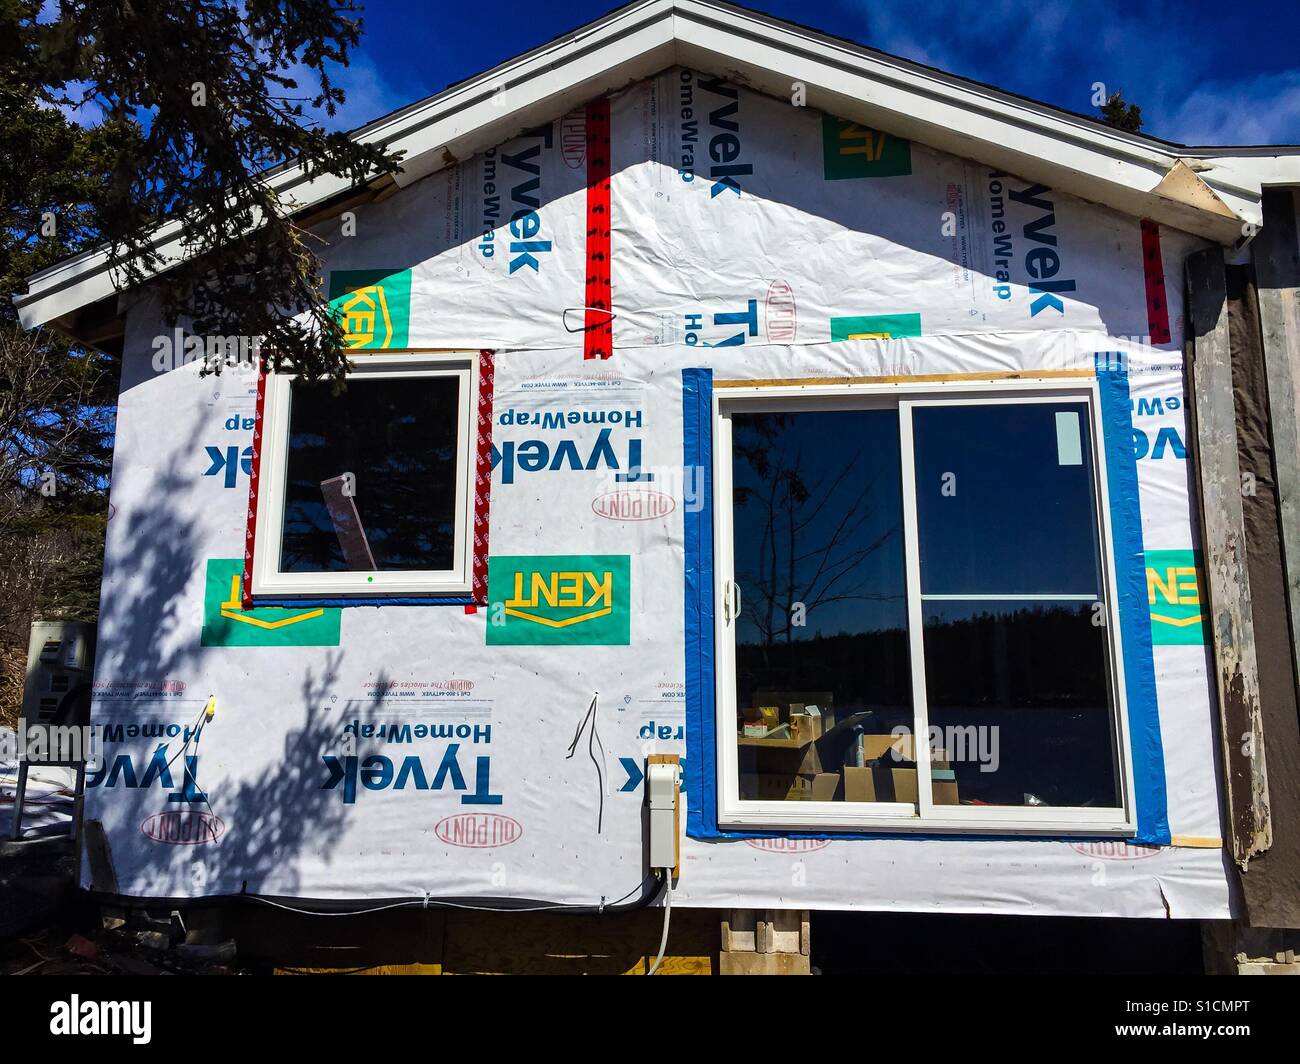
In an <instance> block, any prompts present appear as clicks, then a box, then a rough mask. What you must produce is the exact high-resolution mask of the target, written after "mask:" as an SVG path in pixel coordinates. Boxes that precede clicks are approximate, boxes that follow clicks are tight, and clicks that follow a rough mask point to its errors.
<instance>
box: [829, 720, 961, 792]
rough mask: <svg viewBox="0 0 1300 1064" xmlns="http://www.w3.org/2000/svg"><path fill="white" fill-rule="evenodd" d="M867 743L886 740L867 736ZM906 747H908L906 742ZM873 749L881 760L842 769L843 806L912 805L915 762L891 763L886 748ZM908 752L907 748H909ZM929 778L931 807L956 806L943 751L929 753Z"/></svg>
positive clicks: (877, 745) (953, 783)
mask: <svg viewBox="0 0 1300 1064" xmlns="http://www.w3.org/2000/svg"><path fill="white" fill-rule="evenodd" d="M864 738H865V739H868V740H884V739H888V738H889V736H879V735H868V736H864ZM908 741H909V744H910V740H908ZM873 748H874V749H881V750H883V753H882V755H881V756H879V757H876V758H875V759H873V760H871V761H869V762H867V764H866V765H865V766H862V767H860V768H859V767H855V766H853V765H846V766H845V767H844V800H845V801H846V802H905V803H910V804H915V803H916V802H917V799H918V795H917V775H916V765H915V762H913V763H912V764H910V765H909V764H907V763H906V761H899V762H895V761H894V760H893V757H892V754H891V753H890V752H889V751H890V745H889V744H887V743H886V744H884V745H883V747H882V745H881V743H879V742H876V743H874V744H873ZM909 752H910V746H909ZM930 778H931V783H932V791H931V793H932V794H933V799H934V804H935V805H958V804H959V797H958V793H957V779H956V776H955V774H954V773H953V771H952V769H951V767H949V763H948V755H947V753H946V752H945V751H942V750H936V751H934V752H933V754H932V756H931V761H930Z"/></svg>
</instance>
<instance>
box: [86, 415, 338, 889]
mask: <svg viewBox="0 0 1300 1064" xmlns="http://www.w3.org/2000/svg"><path fill="white" fill-rule="evenodd" d="M203 431H204V427H203V424H202V422H201V421H200V423H199V424H198V425H197V426H196V428H195V429H194V430H193V431H192V432H189V433H187V434H186V437H187V438H185V439H184V440H183V441H178V442H171V441H169V442H168V443H167V445H166V453H169V454H170V458H169V459H168V460H167V461H166V462H165V463H159V465H158V466H157V467H156V468H154V469H153V470H149V471H146V470H132V471H131V472H130V473H129V474H128V475H134V476H144V475H150V474H151V475H152V478H153V479H152V482H151V487H150V491H149V494H148V496H147V502H142V503H141V504H140V505H138V506H132V507H131V508H130V509H129V510H125V511H122V512H119V514H118V515H117V516H116V517H115V519H114V520H113V521H112V522H110V531H109V557H110V559H112V561H111V565H112V569H111V570H110V571H111V572H112V573H113V575H114V579H113V581H112V583H111V584H106V585H105V588H104V591H103V595H102V602H101V620H100V641H99V645H100V648H101V651H102V652H101V654H100V657H99V660H98V662H97V666H96V679H97V681H99V682H98V683H97V685H96V698H95V701H94V705H93V708H92V722H93V723H95V724H99V725H106V726H116V725H123V726H125V725H130V724H139V725H167V724H176V725H180V726H181V727H182V728H187V727H188V728H189V734H188V737H187V735H186V734H185V733H184V732H182V733H181V734H180V735H171V734H163V733H160V734H157V735H152V734H150V735H145V736H140V737H134V738H131V737H119V738H118V739H117V740H116V741H114V738H113V735H112V733H111V732H108V733H107V734H106V736H105V738H106V742H105V747H104V751H103V752H104V755H105V763H106V772H105V774H104V778H103V779H102V780H101V781H99V784H98V786H96V787H94V788H92V789H91V790H90V791H89V793H88V796H87V811H86V816H87V818H90V819H99V820H101V821H102V822H103V823H104V826H105V829H106V831H107V836H108V842H109V846H110V852H111V858H112V860H113V863H114V866H115V869H116V872H117V874H118V876H120V877H121V878H120V881H119V887H120V889H121V890H122V891H123V892H125V893H132V894H139V895H142V896H155V897H202V896H210V895H213V894H216V893H228V892H239V891H240V890H241V889H247V890H252V891H257V890H267V889H268V887H269V889H271V890H272V891H273V892H274V893H280V894H293V893H295V892H296V891H297V889H298V885H299V875H298V865H299V861H298V858H300V857H301V856H303V855H304V854H308V853H315V854H317V855H319V857H320V859H321V860H325V861H328V860H329V851H330V848H331V844H332V840H334V839H336V838H337V837H338V835H339V832H340V830H341V827H342V822H343V818H344V815H345V808H344V806H343V804H342V803H341V802H340V801H339V799H338V796H337V794H336V793H334V792H332V791H329V790H326V789H324V788H323V787H322V783H323V781H324V779H325V778H326V773H325V769H324V767H323V763H322V760H321V755H322V754H323V753H325V752H327V751H329V750H330V749H332V748H337V746H338V743H339V736H340V733H341V729H342V724H343V721H344V718H345V716H346V715H347V713H350V712H351V709H349V710H348V711H346V712H345V710H344V705H343V703H342V702H340V703H339V704H338V707H337V708H335V707H334V706H333V705H332V704H331V699H330V690H331V688H332V686H333V683H334V678H335V676H336V675H337V672H338V669H339V667H340V665H341V663H342V660H343V651H342V650H340V649H337V648H329V649H328V650H317V651H314V652H312V656H311V661H310V662H309V663H308V664H306V666H305V668H304V670H303V674H302V678H301V680H300V682H299V692H298V697H297V698H296V699H279V700H276V699H274V697H273V696H272V695H270V694H266V693H263V692H264V691H265V690H266V686H265V683H264V682H262V683H259V677H262V678H263V679H264V678H265V674H266V672H267V670H268V668H269V670H270V671H271V672H272V673H273V674H276V675H278V676H281V677H283V676H284V674H285V673H290V674H291V673H292V670H294V668H295V658H297V660H301V657H300V654H301V652H300V651H299V650H298V649H297V648H277V647H271V646H267V647H226V648H203V647H202V646H201V644H200V638H201V637H200V632H201V628H202V623H203V609H204V601H203V596H204V586H205V570H206V562H207V558H206V557H205V547H204V546H203V545H204V544H205V543H207V542H210V539H211V536H210V534H209V533H210V530H209V529H207V528H206V526H205V524H204V520H203V518H204V514H203V513H202V511H201V510H200V509H198V507H197V505H196V503H195V501H194V500H195V498H196V496H195V493H194V479H195V475H196V474H195V471H194V461H193V458H194V455H195V454H199V455H201V454H202V453H203V448H202V447H201V446H199V442H200V436H201V434H202V433H203ZM155 453H161V452H160V451H159V452H155ZM141 497H142V498H143V494H142V495H141ZM240 510H242V499H241V501H240ZM214 669H215V670H217V671H223V670H226V671H229V672H230V673H231V679H230V681H229V683H228V687H229V688H233V689H239V690H241V699H240V702H239V703H238V704H237V705H230V704H225V705H218V708H217V714H216V716H215V717H214V718H213V721H212V722H211V723H210V724H208V723H206V722H204V712H203V711H204V707H205V705H206V701H207V697H208V695H209V694H210V693H211V692H209V691H207V690H206V689H203V690H200V689H198V688H197V686H196V683H195V681H194V678H195V677H196V676H200V675H203V674H205V673H206V674H208V675H211V674H212V672H213V670H214ZM176 681H179V682H180V684H183V685H184V690H181V689H180V685H179V684H178V685H177V686H176V687H175V688H170V687H169V686H168V685H169V684H170V683H174V682H176ZM352 708H355V707H352ZM223 712H224V713H225V714H226V719H229V717H230V716H231V715H233V714H236V713H237V714H240V715H246V716H248V715H251V716H253V717H254V718H256V719H258V720H259V721H261V722H264V724H265V726H266V727H269V728H270V729H271V730H272V731H273V732H274V733H275V734H276V735H283V744H282V747H281V748H280V750H279V751H278V753H277V755H276V756H275V757H274V758H273V759H271V761H270V764H269V766H268V768H267V769H266V770H265V771H263V772H261V773H251V772H249V773H240V772H238V771H236V769H237V767H238V759H239V758H240V757H241V755H242V753H243V751H242V750H241V749H240V748H239V747H238V745H237V742H238V738H239V736H236V735H234V734H233V729H232V732H231V733H224V734H223V730H222V725H223V723H225V722H224V721H223ZM196 731H197V734H196ZM241 734H245V735H246V734H247V732H243V731H242V729H241ZM128 761H129V764H127V763H126V762H128ZM223 763H224V769H223ZM115 770H116V775H115V774H114V771H115ZM230 775H233V776H235V777H237V782H234V783H232V784H231V785H230V786H227V785H226V784H225V783H223V777H225V776H230ZM217 821H219V823H216V822H217ZM146 824H147V825H148V828H147V829H146ZM214 824H216V826H215V827H214ZM209 836H213V837H209ZM196 837H197V838H198V839H199V841H198V842H195V841H194V840H195V838H196ZM178 843H183V844H178ZM96 886H102V884H96Z"/></svg>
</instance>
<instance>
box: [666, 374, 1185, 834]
mask: <svg viewBox="0 0 1300 1064" xmlns="http://www.w3.org/2000/svg"><path fill="white" fill-rule="evenodd" d="M1095 368H1096V373H1097V380H1098V384H1099V389H1100V393H1101V415H1102V428H1103V437H1104V439H1103V446H1104V448H1105V455H1106V472H1107V486H1108V495H1109V501H1110V519H1111V532H1112V540H1113V546H1112V550H1113V553H1114V556H1115V577H1116V585H1117V587H1118V590H1119V602H1118V606H1119V614H1120V641H1121V644H1122V647H1123V650H1122V653H1123V655H1124V682H1125V690H1126V693H1127V697H1128V717H1129V738H1130V748H1131V757H1132V762H1133V785H1134V791H1135V794H1134V802H1135V804H1136V808H1137V835H1136V837H1135V838H1134V840H1133V841H1135V842H1141V843H1148V844H1152V845H1164V846H1167V845H1169V842H1170V834H1169V813H1168V798H1167V795H1166V790H1165V759H1164V745H1163V743H1162V741H1161V737H1160V718H1159V715H1158V713H1157V709H1156V682H1155V658H1154V655H1153V653H1152V650H1151V621H1150V613H1149V610H1148V608H1147V593H1146V558H1145V552H1144V548H1143V543H1142V512H1141V507H1140V503H1139V499H1138V479H1137V458H1136V457H1135V452H1134V449H1133V418H1132V409H1131V407H1130V403H1129V385H1128V375H1127V373H1126V372H1125V370H1124V367H1123V362H1122V360H1120V359H1119V358H1118V356H1115V357H1114V358H1112V356H1107V355H1097V356H1096V363H1095ZM712 406H713V373H712V371H711V370H707V369H687V370H683V371H682V462H683V464H684V465H685V466H686V467H688V468H691V467H694V468H695V469H697V470H698V471H699V479H698V483H699V486H700V490H699V493H698V502H699V508H698V509H697V510H696V511H694V512H689V511H688V512H686V513H684V514H683V518H682V519H683V524H684V531H685V549H686V558H685V567H686V575H685V596H684V598H685V637H686V663H685V664H686V768H685V772H684V774H685V783H686V794H687V805H688V813H687V818H686V834H687V835H689V836H690V837H691V838H694V839H766V838H780V839H853V840H862V841H868V840H871V839H883V838H890V839H899V838H902V839H909V840H913V841H922V840H930V839H943V840H946V841H951V840H952V839H954V838H957V837H959V838H961V839H963V840H966V841H973V840H977V839H985V838H987V839H996V838H1006V837H1007V836H1006V835H1005V834H990V835H969V834H963V835H961V836H952V835H932V834H924V833H919V832H917V833H913V832H908V833H907V834H905V835H903V834H895V833H875V834H871V833H864V832H852V833H845V832H799V831H720V830H719V829H718V796H717V765H716V755H717V713H716V707H715V701H714V693H715V690H716V674H715V668H714V663H715V654H714V650H715V648H714V639H713V632H714V627H713V603H714V596H713V426H712ZM1015 837H1017V838H1020V839H1021V840H1022V841H1023V842H1025V843H1026V844H1032V843H1054V842H1056V841H1057V840H1054V839H1044V838H1031V837H1022V836H1015ZM1098 838H1110V837H1108V836H1098ZM1070 841H1072V842H1083V841H1086V837H1081V836H1073V835H1072V836H1070Z"/></svg>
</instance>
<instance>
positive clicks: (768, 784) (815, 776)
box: [740, 772, 840, 802]
mask: <svg viewBox="0 0 1300 1064" xmlns="http://www.w3.org/2000/svg"><path fill="white" fill-rule="evenodd" d="M839 789H840V774H839V773H838V772H816V773H808V772H799V773H795V774H793V775H786V774H785V773H780V772H759V773H756V774H754V775H751V776H749V777H742V778H741V781H740V792H741V797H742V798H743V799H746V800H748V801H754V800H757V801H760V802H833V801H835V798H836V796H837V794H838V793H839Z"/></svg>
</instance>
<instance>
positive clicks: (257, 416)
mask: <svg viewBox="0 0 1300 1064" xmlns="http://www.w3.org/2000/svg"><path fill="white" fill-rule="evenodd" d="M265 402H266V363H265V362H259V363H258V366H257V408H256V410H255V411H254V414H253V460H252V464H251V465H250V467H249V471H248V523H247V524H246V525H245V526H244V579H243V583H242V585H241V588H240V590H241V592H242V595H241V602H240V605H241V606H242V607H243V608H244V609H246V610H251V609H252V608H253V544H254V543H255V542H256V540H257V474H258V470H259V469H260V468H261V464H262V407H263V404H264V403H265Z"/></svg>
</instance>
